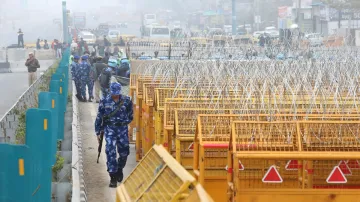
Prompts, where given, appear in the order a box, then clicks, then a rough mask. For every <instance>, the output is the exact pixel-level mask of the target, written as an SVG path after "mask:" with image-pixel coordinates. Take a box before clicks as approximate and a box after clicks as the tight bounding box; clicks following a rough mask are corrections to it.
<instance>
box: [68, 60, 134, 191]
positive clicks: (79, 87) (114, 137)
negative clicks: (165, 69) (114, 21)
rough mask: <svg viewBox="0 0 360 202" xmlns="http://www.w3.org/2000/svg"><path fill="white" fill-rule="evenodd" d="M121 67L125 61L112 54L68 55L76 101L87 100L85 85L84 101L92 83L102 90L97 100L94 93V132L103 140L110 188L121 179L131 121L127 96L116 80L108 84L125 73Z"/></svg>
mask: <svg viewBox="0 0 360 202" xmlns="http://www.w3.org/2000/svg"><path fill="white" fill-rule="evenodd" d="M124 64H125V65H124ZM126 64H128V65H126ZM125 66H129V61H128V60H127V59H121V58H120V59H119V58H116V57H110V58H109V59H107V58H102V57H97V56H96V54H91V56H90V55H89V54H85V55H83V56H81V57H80V56H78V55H75V54H74V55H72V57H71V73H72V77H73V80H74V83H75V86H76V91H77V94H76V97H77V98H78V99H79V101H82V102H86V101H87V99H86V87H87V88H88V94H89V99H88V101H90V102H91V101H92V99H94V96H93V88H94V83H95V91H97V92H98V93H99V91H101V92H102V93H101V94H102V98H101V99H99V98H98V96H95V97H96V102H99V107H98V113H97V117H96V120H95V134H96V136H97V140H98V142H99V144H102V140H103V139H104V140H105V142H106V147H105V153H106V157H107V163H106V165H107V171H108V173H109V175H110V184H109V187H111V188H116V187H117V183H118V182H122V180H123V168H124V167H125V165H126V161H127V157H128V155H129V154H130V147H129V136H128V133H129V131H128V125H129V124H130V123H131V121H132V120H133V103H132V100H131V98H130V97H129V96H126V95H122V94H121V88H122V86H121V84H120V83H118V82H113V83H111V76H113V75H115V74H116V75H119V74H124V75H125V76H129V74H130V69H129V68H125ZM95 94H96V92H95ZM98 99H99V100H98ZM116 152H117V153H118V158H117V153H116Z"/></svg>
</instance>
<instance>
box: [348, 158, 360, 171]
mask: <svg viewBox="0 0 360 202" xmlns="http://www.w3.org/2000/svg"><path fill="white" fill-rule="evenodd" d="M347 165H348V167H349V168H350V169H355V170H356V169H360V164H359V161H358V160H349V161H348V162H347Z"/></svg>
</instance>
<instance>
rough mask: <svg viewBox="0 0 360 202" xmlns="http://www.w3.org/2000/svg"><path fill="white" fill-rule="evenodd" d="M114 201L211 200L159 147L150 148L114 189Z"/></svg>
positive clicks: (190, 201) (193, 179)
mask: <svg viewBox="0 0 360 202" xmlns="http://www.w3.org/2000/svg"><path fill="white" fill-rule="evenodd" d="M116 201H117V202H126V201H128V202H130V201H189V202H192V201H193V202H198V201H201V202H212V201H213V200H212V199H211V197H210V196H209V195H208V194H207V193H206V192H205V191H204V189H203V188H202V187H201V185H199V184H198V182H196V180H195V178H194V177H193V176H191V175H190V174H189V173H188V172H187V171H186V170H185V169H184V168H182V167H181V165H180V164H178V163H177V162H176V161H175V159H174V158H173V157H172V156H171V155H170V154H169V153H168V152H167V151H166V150H165V149H164V148H163V147H162V146H158V145H154V146H153V147H152V149H151V150H150V151H149V152H148V153H147V154H146V155H145V156H144V158H143V159H142V160H141V161H140V162H139V163H138V165H137V166H136V167H135V169H134V170H133V171H132V172H131V173H130V175H129V176H128V177H127V178H126V179H125V180H124V182H123V183H122V184H121V185H120V186H119V187H118V188H117V190H116Z"/></svg>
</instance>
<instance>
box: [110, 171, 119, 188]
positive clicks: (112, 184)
mask: <svg viewBox="0 0 360 202" xmlns="http://www.w3.org/2000/svg"><path fill="white" fill-rule="evenodd" d="M116 177H117V176H116V174H110V184H109V187H111V188H116V187H117V182H116Z"/></svg>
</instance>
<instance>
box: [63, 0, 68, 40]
mask: <svg viewBox="0 0 360 202" xmlns="http://www.w3.org/2000/svg"><path fill="white" fill-rule="evenodd" d="M62 12H63V38H64V40H63V42H65V43H69V39H68V36H69V34H68V25H67V10H66V1H63V2H62Z"/></svg>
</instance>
